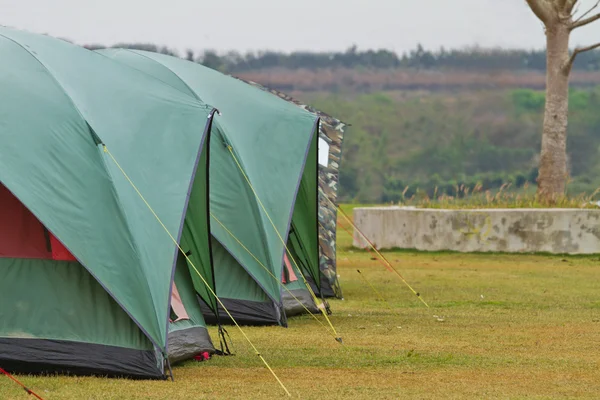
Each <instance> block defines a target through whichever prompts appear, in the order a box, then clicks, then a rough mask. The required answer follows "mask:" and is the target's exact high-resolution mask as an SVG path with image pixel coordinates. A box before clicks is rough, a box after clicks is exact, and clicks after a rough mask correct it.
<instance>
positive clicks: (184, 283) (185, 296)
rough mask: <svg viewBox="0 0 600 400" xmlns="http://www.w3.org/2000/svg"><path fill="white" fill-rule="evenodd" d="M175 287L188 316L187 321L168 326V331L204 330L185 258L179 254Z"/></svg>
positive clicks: (202, 318) (204, 324) (204, 325)
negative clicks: (194, 328)
mask: <svg viewBox="0 0 600 400" xmlns="http://www.w3.org/2000/svg"><path fill="white" fill-rule="evenodd" d="M174 282H175V285H176V286H177V291H178V292H179V295H180V296H181V302H182V303H183V306H184V307H185V311H186V312H187V314H188V317H189V318H190V319H189V320H181V321H177V322H174V323H171V324H169V331H170V332H174V331H177V330H180V329H187V328H192V327H203V328H206V322H204V317H203V316H202V311H200V304H198V298H197V297H196V291H195V289H194V284H193V283H192V277H191V275H190V271H189V269H188V265H187V263H186V260H185V257H183V256H182V255H181V253H180V254H179V257H177V267H176V269H175V280H174Z"/></svg>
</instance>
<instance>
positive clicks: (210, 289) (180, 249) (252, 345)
mask: <svg viewBox="0 0 600 400" xmlns="http://www.w3.org/2000/svg"><path fill="white" fill-rule="evenodd" d="M102 147H103V148H104V152H105V153H106V154H108V155H109V156H110V158H111V159H112V160H113V162H114V163H115V165H116V166H117V168H119V170H120V171H121V173H122V174H123V176H124V177H125V179H127V181H128V182H129V184H130V185H131V186H132V187H133V189H134V190H135V191H136V193H137V194H138V196H140V198H141V199H142V201H143V202H144V203H145V204H146V207H148V209H149V210H150V212H152V214H153V215H154V217H155V218H156V220H157V221H158V222H159V224H160V225H161V226H162V227H163V229H164V230H165V232H167V234H168V235H169V237H170V238H171V240H172V241H173V243H175V245H176V246H177V248H178V249H179V251H181V254H183V255H184V256H185V258H186V260H187V261H188V263H189V264H190V265H191V266H192V268H193V269H194V271H196V273H197V274H198V276H199V277H200V279H202V282H204V284H205V285H206V287H207V288H208V290H209V291H210V293H211V294H212V295H213V296H215V298H216V299H217V301H218V302H219V304H220V305H221V307H223V309H224V310H225V312H226V313H227V315H228V316H229V318H231V320H232V321H233V323H234V324H235V326H237V328H238V329H239V330H240V332H241V333H242V335H243V336H244V338H245V339H246V340H247V341H248V343H250V346H251V347H252V349H253V350H254V352H255V353H256V355H257V356H258V357H259V358H260V359H261V361H262V362H263V363H264V364H265V366H266V367H267V369H268V370H269V371H270V372H271V374H273V376H274V377H275V379H276V380H277V382H279V385H281V387H282V388H283V390H284V391H285V393H286V394H287V395H288V396H289V397H292V395H291V394H290V392H289V391H288V390H287V388H286V387H285V385H284V384H283V382H281V380H280V379H279V377H278V376H277V375H276V374H275V371H273V369H272V368H271V366H269V363H267V360H265V358H264V357H263V356H262V354H260V352H259V351H258V349H257V348H256V347H255V346H254V344H253V343H252V341H251V340H250V338H249V337H248V336H246V332H244V330H243V329H242V327H241V326H240V325H239V324H238V323H237V321H236V320H235V319H234V318H233V316H232V315H231V314H230V313H229V310H228V309H227V307H225V304H223V302H222V301H221V299H220V298H219V297H218V296H217V294H216V293H215V291H214V290H213V289H212V288H211V287H210V285H209V284H208V282H207V281H206V279H204V277H203V276H202V274H201V273H200V272H199V271H198V269H197V268H196V266H195V265H194V263H193V262H192V260H190V258H189V257H188V256H187V254H185V251H183V249H182V248H181V246H180V245H179V243H177V240H176V239H175V237H174V236H173V235H172V234H171V232H169V229H168V228H167V227H166V226H165V224H164V223H163V222H162V220H161V219H160V218H159V217H158V215H156V212H155V211H154V209H153V208H152V206H150V204H149V203H148V201H146V198H145V197H144V196H143V195H142V193H140V191H139V189H138V188H137V186H135V184H134V183H133V181H132V180H131V178H129V175H127V173H126V172H125V170H123V168H122V167H121V165H120V164H119V162H118V161H117V160H116V159H115V157H114V156H113V155H112V153H111V152H110V151H109V150H108V148H107V147H106V145H104V144H102Z"/></svg>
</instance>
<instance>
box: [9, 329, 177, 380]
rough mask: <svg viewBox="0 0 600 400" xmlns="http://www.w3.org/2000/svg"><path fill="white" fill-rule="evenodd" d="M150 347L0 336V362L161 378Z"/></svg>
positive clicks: (21, 368) (43, 370)
mask: <svg viewBox="0 0 600 400" xmlns="http://www.w3.org/2000/svg"><path fill="white" fill-rule="evenodd" d="M159 364H161V363H159V362H158V360H157V358H156V354H155V352H154V350H135V349H128V348H124V347H116V346H106V345H101V344H92V343H80V342H70V341H64V340H45V339H23V338H0V366H1V367H2V368H4V369H5V370H7V371H8V372H11V373H20V374H40V375H46V374H61V375H80V376H89V375H95V376H103V377H110V378H130V379H165V378H166V377H165V375H164V373H163V371H162V369H160V370H159V369H158V367H157V366H158V365H159Z"/></svg>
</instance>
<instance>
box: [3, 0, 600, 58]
mask: <svg viewBox="0 0 600 400" xmlns="http://www.w3.org/2000/svg"><path fill="white" fill-rule="evenodd" d="M595 2H596V1H595V0H580V3H581V5H580V9H581V10H582V11H584V10H586V9H587V8H589V7H590V6H591V5H593V4H594V3H595ZM598 11H600V10H598ZM0 25H5V26H12V27H15V28H20V29H24V30H29V31H33V32H38V33H47V34H50V35H53V36H58V37H63V38H66V39H70V40H72V41H74V42H76V43H79V44H91V43H97V44H104V45H112V44H114V43H117V42H150V43H155V44H159V45H166V46H169V47H173V48H175V49H178V50H180V51H183V50H185V49H186V48H190V49H193V50H195V51H198V50H203V49H215V50H217V51H219V52H224V51H227V50H238V51H242V52H245V51H248V50H265V49H269V50H282V51H286V52H289V51H294V50H312V51H323V50H345V49H346V48H348V47H350V46H351V45H352V44H357V45H358V47H359V49H369V48H386V49H390V50H394V51H396V52H398V53H402V52H403V51H406V50H410V49H413V48H414V47H415V46H416V44H417V43H419V42H420V43H422V44H423V45H424V46H425V47H426V48H429V49H431V48H435V49H437V48H439V47H440V46H444V47H446V48H457V47H465V46H472V45H475V44H478V45H480V46H483V47H498V46H500V47H505V48H528V49H531V48H541V47H543V45H544V35H543V31H542V28H541V24H540V23H539V21H537V20H536V18H535V17H534V16H533V14H532V13H531V11H530V10H529V9H528V8H527V6H526V4H525V0H168V1H158V0H0ZM597 41H600V21H599V22H597V23H596V24H595V25H593V26H590V27H587V28H582V29H580V30H579V31H577V32H576V34H574V36H573V40H572V44H573V45H577V44H591V43H592V42H597Z"/></svg>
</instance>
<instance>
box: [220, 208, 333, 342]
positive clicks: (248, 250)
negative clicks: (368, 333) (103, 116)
mask: <svg viewBox="0 0 600 400" xmlns="http://www.w3.org/2000/svg"><path fill="white" fill-rule="evenodd" d="M210 216H211V217H213V218H214V219H215V221H217V222H218V223H219V225H221V227H223V229H225V231H226V232H227V233H228V234H229V235H231V237H232V238H233V239H234V240H235V241H236V242H238V244H239V245H240V246H242V248H243V249H244V250H246V252H247V253H248V254H250V256H251V257H252V258H254V260H255V261H256V262H257V263H258V264H259V265H260V266H261V267H263V269H264V270H265V271H267V273H268V274H269V275H270V276H271V277H272V278H273V279H275V281H276V282H277V283H279V285H280V286H281V287H282V288H284V289H285V290H286V291H287V292H288V293H289V294H290V295H291V296H292V297H293V298H294V299H295V300H296V301H297V302H298V303H299V304H300V305H301V306H302V307H304V309H305V310H306V312H308V313H309V314H310V315H311V316H312V317H313V318H314V319H315V320H316V321H317V322H318V323H319V324H321V326H323V328H325V329H326V330H327V332H328V333H329V334H330V335H331V336H333V338H334V339H336V340H337V337H336V336H335V332H334V333H333V334H332V333H331V332H330V331H329V328H327V326H325V324H324V323H323V322H321V320H320V319H319V318H317V316H316V315H315V314H313V313H312V312H311V311H310V310H309V309H308V308H307V307H306V306H305V305H304V303H302V301H300V299H298V298H297V297H296V296H295V295H294V293H292V291H291V290H290V289H288V288H287V287H286V286H285V285H284V284H283V283H282V282H281V281H280V280H279V279H277V277H276V276H275V275H274V274H273V272H271V271H269V269H268V268H267V266H266V265H265V264H263V263H262V262H261V261H260V260H259V259H258V257H256V256H255V255H254V254H253V253H252V252H251V251H250V249H248V248H247V247H246V246H244V244H243V243H242V242H241V241H240V240H239V239H238V238H237V237H236V236H235V235H234V234H233V232H231V231H230V230H229V229H227V227H226V226H225V225H224V224H223V222H221V221H220V220H219V219H218V218H217V217H216V216H215V215H214V214H213V213H210Z"/></svg>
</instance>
